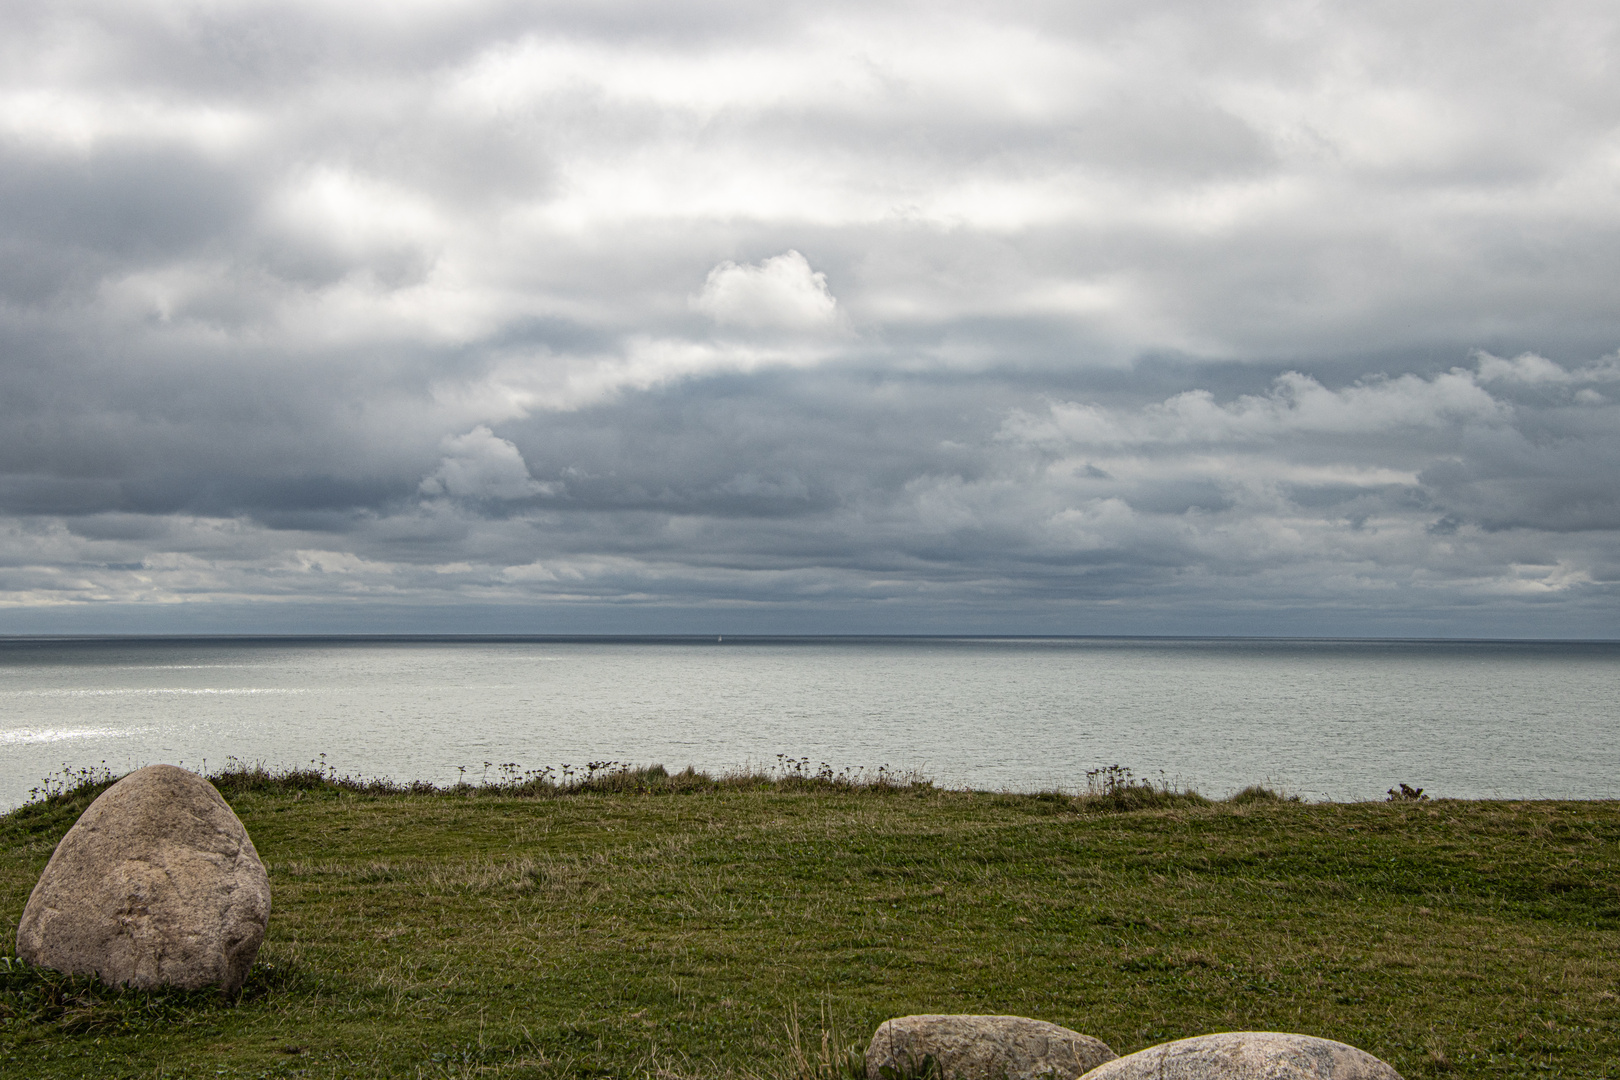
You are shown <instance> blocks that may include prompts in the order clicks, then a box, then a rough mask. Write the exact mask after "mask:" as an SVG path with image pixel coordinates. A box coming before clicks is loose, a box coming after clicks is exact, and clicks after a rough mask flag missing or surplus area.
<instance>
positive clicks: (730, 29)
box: [0, 0, 1620, 636]
mask: <svg viewBox="0 0 1620 1080" xmlns="http://www.w3.org/2000/svg"><path fill="white" fill-rule="evenodd" d="M1617 31H1620V17H1617V16H1616V15H1615V13H1614V12H1613V11H1612V8H1611V6H1609V5H1602V4H1597V3H1580V2H1569V0H1565V2H1554V3H1546V4H1538V5H1530V4H1517V3H1513V4H1487V5H1485V6H1484V7H1483V8H1482V7H1481V6H1480V5H1478V4H1471V5H1466V6H1464V5H1447V4H1441V5H1429V6H1426V7H1424V8H1422V9H1421V10H1412V9H1409V8H1401V7H1390V6H1377V5H1374V6H1370V7H1360V8H1356V9H1353V10H1351V9H1345V10H1339V9H1328V8H1322V7H1320V6H1316V5H1302V4H1293V3H1284V2H1275V0H1274V2H1267V3H1249V4H1235V5H1224V6H1222V7H1221V8H1219V9H1218V10H1216V9H1210V8H1209V7H1208V5H1178V4H1171V3H1166V4H1156V5H1148V6H1145V7H1144V6H1141V5H1135V6H1121V5H1118V4H1113V3H1083V4H1078V5H1065V6H1061V7H1056V8H1055V7H1052V6H1050V5H1045V4H1022V5H1019V4H1015V5H1011V6H1008V5H994V6H991V5H984V4H945V5H937V4H936V5H929V6H928V7H927V8H922V7H918V6H916V5H911V4H904V3H897V4H883V5H871V4H863V5H843V4H837V3H834V4H818V5H779V6H776V7H773V8H772V9H770V10H769V11H766V10H763V9H760V10H755V9H752V8H747V7H746V6H745V7H738V6H736V5H733V4H728V3H715V4H695V5H683V6H682V8H681V10H680V12H678V13H677V12H674V11H672V10H670V9H668V8H667V6H660V5H648V4H638V3H635V2H633V0H632V2H628V3H623V4H609V5H573V4H542V5H532V4H524V5H517V4H504V3H499V2H488V3H479V4H435V3H424V4H416V5H411V6H409V7H407V8H404V9H400V8H398V7H397V6H396V7H392V8H383V7H379V6H368V5H363V4H362V5H344V6H342V7H341V8H338V9H332V8H329V7H326V6H319V5H307V4H285V3H283V4H268V3H265V4H260V3H251V2H250V3H242V4H236V5H228V6H209V5H195V4H189V3H170V2H150V3H139V2H137V3H133V4H129V3H126V4H118V5H114V4H110V3H109V4H98V3H71V2H70V3H66V4H50V5H46V4H31V3H24V4H16V5H11V6H9V7H8V8H7V9H6V11H5V12H4V13H3V14H0V54H3V55H4V58H5V63H4V65H3V66H0V72H3V74H0V159H3V160H0V631H5V632H32V631H35V630H40V629H47V630H72V631H83V632H94V631H98V630H102V629H116V630H132V629H133V630H138V629H158V630H165V631H176V630H182V631H183V630H186V629H189V628H197V629H233V630H255V629H276V630H290V629H310V630H321V629H365V630H398V631H409V630H437V629H445V630H469V629H490V630H502V631H522V630H535V631H550V632H570V631H576V630H578V631H602V632H639V631H643V630H647V631H652V630H656V631H660V632H668V631H682V630H691V631H693V632H705V631H708V630H709V629H711V628H718V629H722V630H724V629H733V628H735V629H736V630H737V631H738V632H741V631H745V630H758V631H776V632H796V631H807V632H808V631H816V632H860V631H866V630H881V631H905V630H921V631H930V632H955V631H960V632H981V631H983V632H990V631H994V632H1025V631H1027V632H1069V633H1112V632H1155V633H1176V632H1191V633H1202V632H1222V633H1271V632H1278V633H1413V634H1487V635H1493V634H1531V635H1550V636H1587V635H1598V636H1620V618H1617V616H1616V615H1615V612H1616V611H1620V606H1617V604H1616V602H1615V601H1616V591H1615V583H1616V581H1617V567H1616V556H1615V552H1616V551H1617V550H1620V547H1617V545H1616V540H1617V538H1620V533H1617V530H1620V484H1617V482H1616V481H1617V479H1620V435H1617V434H1616V433H1617V432H1620V415H1617V413H1616V400H1617V395H1620V360H1617V359H1616V353H1615V350H1616V348H1617V347H1620V307H1617V305H1616V304H1615V302H1614V297H1613V291H1614V287H1613V282H1614V281H1616V280H1620V274H1617V270H1620V267H1617V265H1616V261H1617V258H1620V256H1617V254H1616V253H1617V252H1620V245H1617V244H1616V243H1615V240H1616V234H1617V232H1620V204H1616V202H1615V200H1614V198H1613V191H1614V185H1615V183H1616V180H1617V179H1620V99H1617V98H1616V96H1615V94H1614V92H1613V85H1612V77H1611V75H1610V72H1611V57H1612V55H1613V50H1614V48H1615V45H1616V38H1617Z"/></svg>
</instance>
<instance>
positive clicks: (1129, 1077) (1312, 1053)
mask: <svg viewBox="0 0 1620 1080" xmlns="http://www.w3.org/2000/svg"><path fill="white" fill-rule="evenodd" d="M1085 1080H1401V1076H1400V1074H1399V1073H1397V1072H1396V1071H1395V1070H1394V1069H1392V1068H1391V1067H1390V1066H1389V1065H1387V1064H1385V1063H1384V1062H1382V1061H1379V1060H1378V1059H1377V1058H1375V1057H1373V1056H1372V1055H1371V1054H1369V1053H1367V1052H1366V1051H1364V1050H1357V1049H1356V1048H1355V1047H1353V1046H1346V1045H1345V1044H1344V1043H1342V1042H1334V1041H1333V1040H1332V1039H1318V1038H1315V1037H1313V1036H1310V1035H1291V1034H1287V1033H1285V1032H1280V1031H1229V1032H1226V1033H1224V1034H1221V1035H1200V1036H1198V1037H1197V1038H1195V1039H1181V1040H1178V1041H1176V1042H1167V1043H1160V1044H1159V1045H1158V1046H1150V1047H1148V1048H1147V1049H1146V1050H1139V1051H1137V1052H1136V1053H1134V1054H1128V1055H1126V1056H1125V1057H1122V1058H1116V1059H1115V1060H1113V1061H1110V1062H1108V1063H1107V1064H1106V1065H1101V1066H1099V1067H1097V1068H1095V1069H1092V1070H1091V1071H1090V1072H1088V1073H1086V1075H1085Z"/></svg>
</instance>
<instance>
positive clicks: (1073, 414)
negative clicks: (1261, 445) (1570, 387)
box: [1002, 369, 1508, 446]
mask: <svg viewBox="0 0 1620 1080" xmlns="http://www.w3.org/2000/svg"><path fill="white" fill-rule="evenodd" d="M1507 412H1508V406H1506V405H1504V404H1503V403H1501V402H1499V401H1497V400H1496V399H1495V398H1493V397H1492V396H1491V395H1490V393H1489V392H1487V391H1486V390H1484V389H1483V388H1482V387H1480V386H1479V385H1478V383H1477V382H1476V381H1475V379H1474V376H1473V374H1472V373H1471V372H1468V371H1464V370H1462V369H1453V370H1452V371H1450V372H1447V373H1445V374H1443V375H1437V376H1434V377H1433V378H1427V379H1425V378H1422V377H1420V376H1417V375H1402V376H1400V377H1399V378H1395V379H1386V378H1376V379H1370V380H1367V381H1365V382H1361V383H1358V384H1356V385H1353V386H1347V387H1342V388H1340V389H1337V390H1330V389H1328V388H1327V387H1325V386H1323V385H1322V384H1321V383H1320V382H1318V381H1317V380H1316V379H1314V378H1312V377H1310V376H1309V375H1302V374H1300V373H1299V372H1296V371H1290V372H1287V373H1286V374H1283V375H1281V376H1278V378H1277V379H1276V380H1275V382H1273V384H1272V387H1271V390H1270V391H1269V392H1268V393H1265V394H1244V395H1241V396H1239V397H1238V398H1236V399H1234V400H1232V401H1230V402H1225V403H1222V402H1218V401H1217V400H1216V399H1215V395H1214V394H1213V393H1211V392H1210V391H1208V390H1189V391H1186V392H1185V393H1181V394H1177V395H1176V396H1174V397H1172V398H1168V399H1166V400H1165V401H1163V402H1161V403H1159V404H1156V405H1150V406H1148V407H1146V408H1143V409H1140V410H1134V411H1124V410H1117V409H1115V410H1110V409H1104V408H1100V407H1098V406H1096V405H1092V404H1088V403H1085V402H1072V401H1068V402H1054V403H1052V404H1051V405H1050V407H1049V409H1048V413H1047V415H1046V416H1044V417H1043V416H1039V415H1036V414H1031V413H1028V412H1026V411H1023V410H1015V411H1014V412H1013V413H1011V414H1010V415H1009V416H1008V418H1007V421H1006V423H1005V425H1004V426H1003V429H1002V434H1003V437H1004V438H1008V439H1012V440H1015V441H1024V442H1030V443H1037V444H1040V443H1051V442H1053V441H1054V440H1055V441H1057V442H1060V443H1061V442H1072V443H1078V444H1083V445H1093V446H1153V445H1186V444H1211V443H1213V444H1219V443H1244V442H1254V441H1260V440H1272V439H1277V438H1281V437H1286V436H1300V435H1310V434H1323V435H1354V434H1368V435H1371V434H1375V433H1377V432H1383V431H1389V430H1392V429H1395V428H1402V427H1416V428H1423V427H1439V426H1444V425H1448V424H1455V423H1459V422H1464V421H1467V422H1472V423H1481V422H1483V423H1490V422H1493V421H1496V420H1500V419H1503V418H1504V417H1505V416H1506V415H1507Z"/></svg>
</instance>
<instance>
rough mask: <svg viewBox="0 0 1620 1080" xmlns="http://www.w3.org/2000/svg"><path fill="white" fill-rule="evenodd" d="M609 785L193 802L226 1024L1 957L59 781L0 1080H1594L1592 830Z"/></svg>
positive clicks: (1562, 821)
mask: <svg viewBox="0 0 1620 1080" xmlns="http://www.w3.org/2000/svg"><path fill="white" fill-rule="evenodd" d="M614 775H615V777H616V778H615V779H613V781H612V782H611V783H603V782H593V783H592V784H589V785H584V786H581V785H579V784H578V783H577V782H576V783H575V784H574V785H573V789H572V790H571V791H567V792H559V791H558V789H556V788H555V787H554V786H552V785H550V784H549V783H546V782H536V783H532V784H530V785H528V786H527V787H519V786H517V785H516V784H509V785H508V786H507V787H506V789H505V790H504V791H500V792H491V791H487V790H486V791H476V790H461V791H456V792H414V793H412V792H390V791H385V790H377V789H373V790H366V789H365V788H364V787H363V786H361V785H354V784H348V785H344V784H338V783H334V782H332V780H331V779H330V778H322V777H320V776H319V775H317V774H314V773H305V774H300V775H297V776H291V777H283V778H281V779H280V780H271V779H269V778H265V777H263V776H262V775H259V774H253V773H238V774H234V776H227V777H224V778H221V779H220V780H219V781H217V782H218V783H219V784H220V786H221V787H222V789H223V790H224V791H225V793H226V796H227V798H228V799H229V800H230V802H231V804H232V805H233V806H234V807H235V809H236V812H237V813H238V814H239V815H240V816H241V818H242V820H243V822H244V823H245V824H246V825H247V828H248V830H249V832H250V833H251V834H252V836H253V838H254V842H255V844H256V845H257V847H258V849H259V852H260V854H261V855H262V856H263V858H264V860H265V863H266V865H267V866H268V867H269V871H270V881H271V886H272V889H273V890H274V901H273V903H274V912H273V914H272V916H271V921H270V931H269V935H268V937H267V939H266V941H265V945H264V948H263V950H262V951H261V952H260V954H259V963H258V966H257V967H256V969H255V972H254V975H253V976H252V978H251V980H250V982H249V984H248V987H247V989H246V990H245V992H244V993H243V995H242V998H241V1000H240V1001H238V1002H235V1003H230V1002H225V1001H222V1000H220V999H219V998H218V996H217V995H215V994H213V993H209V992H202V993H195V994H182V993H169V994H147V993H141V992H116V991H112V990H109V989H106V988H104V987H100V986H99V985H97V984H95V983H94V982H93V981H91V980H86V979H82V978H80V979H66V978H63V977H61V976H57V975H54V974H52V973H48V972H42V971H38V970H34V969H29V968H26V967H24V966H23V965H21V964H20V963H19V962H18V961H17V960H16V959H15V957H14V954H13V952H12V950H13V948H14V941H15V934H16V925H17V920H18V918H19V917H20V915H21V913H22V909H23V905H24V903H25V901H26V900H27V896H28V891H29V889H30V888H32V886H33V882H34V880H35V879H36V877H37V876H38V874H39V872H40V870H41V869H42V868H43V867H44V865H45V861H46V859H47V858H48V857H49V855H50V852H51V850H52V847H53V845H54V844H55V843H56V841H57V840H58V839H59V838H60V837H61V835H62V834H63V832H65V831H66V830H67V828H68V826H69V825H71V824H72V822H73V821H74V819H75V818H76V817H77V816H78V814H79V813H80V812H81V811H82V810H83V808H84V806H86V805H87V804H88V801H89V798H90V797H91V795H92V794H93V793H94V790H95V789H88V790H80V791H78V792H70V793H67V794H61V793H59V794H57V795H55V796H54V797H53V798H51V799H50V800H48V801H45V802H36V803H34V804H31V805H29V806H26V807H23V808H22V809H20V810H17V811H14V812H12V813H11V814H9V815H6V816H4V817H0V1074H4V1075H7V1076H18V1077H22V1076H28V1077H55V1076H64V1077H65V1076H98V1077H100V1076H123V1075H129V1076H135V1075H140V1076H208V1077H215V1076H344V1077H366V1076H463V1075H487V1076H502V1077H506V1076H531V1075H532V1076H546V1077H609V1076H645V1077H649V1078H653V1080H675V1078H684V1077H692V1078H697V1077H721V1076H732V1077H767V1078H769V1077H782V1078H792V1077H799V1078H801V1080H811V1078H812V1077H814V1076H820V1077H821V1078H822V1080H831V1078H832V1077H835V1076H839V1075H847V1074H846V1073H845V1069H846V1066H847V1060H848V1056H847V1055H848V1051H849V1050H850V1049H851V1048H855V1049H858V1048H860V1047H862V1046H864V1043H865V1040H866V1038H867V1037H868V1036H869V1035H870V1033H871V1031H872V1029H873V1028H874V1027H875V1026H876V1025H877V1024H878V1023H879V1022H880V1021H882V1020H883V1019H884V1018H886V1017H889V1016H897V1015H902V1014H906V1013H916V1012H1006V1013H1016V1014H1020V1015H1025V1016H1033V1017H1039V1018H1042V1019H1046V1020H1052V1021H1055V1022H1057V1023H1060V1024H1064V1025H1067V1026H1069V1027H1073V1028H1076V1029H1078V1030H1080V1031H1083V1032H1086V1033H1088V1034H1092V1035H1095V1036H1097V1037H1099V1038H1101V1039H1103V1040H1104V1041H1106V1042H1107V1043H1108V1044H1109V1045H1110V1046H1112V1047H1113V1048H1114V1049H1115V1050H1116V1051H1118V1052H1120V1053H1129V1052H1131V1051H1134V1050H1138V1049H1141V1048H1142V1047H1144V1046H1148V1045H1151V1044H1153V1043H1157V1042H1161V1041H1164V1040H1167V1039H1173V1038H1180V1037H1184V1036H1189V1035H1195V1034H1201V1033H1204V1032H1209V1031H1219V1030H1236V1029H1272V1030H1284V1031H1298V1032H1305V1033H1309V1034H1315V1035H1322V1036H1327V1037H1330V1038H1334V1039H1339V1040H1342V1041H1345V1042H1349V1043H1353V1044H1355V1045H1357V1046H1360V1047H1362V1048H1363V1049H1365V1050H1367V1051H1369V1052H1371V1053H1373V1054H1376V1055H1378V1056H1379V1057H1382V1058H1384V1059H1386V1060H1388V1061H1390V1062H1391V1063H1392V1064H1394V1065H1395V1066H1396V1068H1398V1069H1399V1070H1400V1071H1401V1072H1402V1073H1403V1074H1404V1075H1405V1076H1407V1077H1409V1078H1414V1077H1426V1076H1438V1075H1447V1076H1456V1077H1471V1076H1481V1077H1483V1076H1491V1077H1515V1076H1525V1077H1530V1076H1535V1077H1548V1076H1553V1077H1558V1076H1568V1077H1620V999H1617V995H1620V804H1616V803H1609V802H1522V803H1512V802H1449V801H1435V802H1397V803H1360V804H1301V803H1288V802H1279V801H1275V800H1268V799H1265V798H1260V797H1255V796H1253V795H1250V796H1249V797H1247V798H1246V799H1245V800H1242V801H1236V802H1229V803H1217V804H1202V803H1201V801H1196V800H1191V799H1185V798H1182V799H1176V798H1169V797H1146V796H1142V797H1137V795H1132V794H1131V793H1132V792H1137V793H1138V795H1140V789H1136V788H1131V789H1127V790H1126V791H1125V793H1124V796H1123V797H1121V795H1120V792H1118V791H1116V792H1115V793H1114V794H1115V797H1112V798H1110V797H1107V796H1103V797H1093V798H1085V797H1082V798H1069V797H1065V796H1061V795H1055V794H1048V795H1005V794H990V793H970V792H952V791H941V790H936V789H934V788H932V787H929V786H927V785H921V784H918V785H911V784H906V783H886V784H881V785H877V786H870V785H868V786H865V787H860V788H852V787H850V786H849V785H843V784H838V783H830V782H827V781H825V780H823V781H815V780H804V779H789V780H785V781H777V782H774V783H767V782H763V781H759V780H755V781H747V782H744V781H737V782H734V783H729V784H726V783H714V782H708V781H706V780H703V779H702V778H695V777H675V778H670V777H664V776H662V775H661V773H657V772H655V773H652V774H645V773H623V772H620V773H616V774H614ZM1149 794H1150V795H1151V793H1149ZM1160 795H1161V796H1162V793H1160Z"/></svg>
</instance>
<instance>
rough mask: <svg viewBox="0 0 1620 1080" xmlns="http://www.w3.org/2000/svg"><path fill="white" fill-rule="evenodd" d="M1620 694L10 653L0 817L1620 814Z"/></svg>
mask: <svg viewBox="0 0 1620 1080" xmlns="http://www.w3.org/2000/svg"><path fill="white" fill-rule="evenodd" d="M1617 690H1620V644H1617V643H1555V642H1403V641H1294V640H1279V641H1255V640H1232V639H1214V640H1191V639H1187V640H1182V639H1176V640H1165V639H1101V638H1081V639H1074V638H1057V639H1051V638H1043V639H1000V638H953V639H937V638H871V639H852V638H831V639H829V638H812V639H779V638H776V639H767V638H737V639H733V638H727V639H725V640H723V641H717V640H715V639H713V638H705V639H646V640H589V639H527V640H481V639H448V640H443V639H440V640H427V639H338V640H331V639H196V640H175V639H105V640H53V639H0V761H3V762H4V764H3V767H0V807H9V806H14V805H17V804H18V803H20V802H21V801H23V800H24V799H25V798H27V796H28V792H29V789H30V788H32V787H34V786H35V785H36V784H38V783H39V781H40V779H41V778H42V777H43V776H45V775H47V774H49V773H52V772H56V771H59V770H60V769H61V768H62V767H63V766H64V764H66V765H72V766H82V765H96V764H99V763H102V762H105V763H106V764H107V765H108V766H109V767H111V768H113V769H114V770H115V771H120V772H121V771H125V770H127V769H130V768H134V767H137V766H140V765H145V764H152V763H155V762H174V763H178V764H183V765H186V766H188V767H192V768H203V767H204V766H205V765H206V767H207V768H210V769H212V768H217V767H219V766H221V765H223V764H225V762H226V759H227V758H230V757H235V758H239V759H242V760H245V761H250V762H262V763H265V764H267V765H272V766H275V765H299V764H305V763H308V762H310V761H311V760H314V759H317V758H318V755H321V754H324V755H325V761H326V762H327V763H328V764H330V765H332V766H333V767H335V768H336V769H338V770H339V771H340V772H349V773H357V774H362V775H366V776H388V777H392V778H396V779H426V780H432V781H436V782H447V781H453V780H455V779H456V778H457V777H459V776H462V775H466V776H467V777H469V778H472V779H476V778H478V777H480V776H483V775H486V773H487V775H490V776H493V775H495V774H496V773H497V772H498V766H499V765H500V764H503V763H507V762H515V763H517V764H519V765H520V766H521V767H523V768H539V767H541V766H547V765H550V766H553V767H559V766H561V765H564V764H568V765H570V766H574V767H578V766H580V765H583V764H584V763H586V762H589V761H609V760H611V761H625V762H635V763H639V764H646V763H652V762H661V763H663V764H665V765H667V766H669V767H671V768H680V767H683V766H685V765H688V764H690V765H695V766H697V767H698V768H701V769H710V770H726V769H733V768H741V767H747V766H767V767H769V766H775V765H777V763H778V755H789V756H791V757H793V758H796V759H802V758H809V759H810V767H811V768H812V769H814V768H817V767H819V766H820V764H821V763H822V762H826V763H828V764H829V765H831V766H832V767H833V768H835V769H842V768H845V767H867V768H876V767H878V766H887V767H889V768H890V769H895V770H920V771H922V772H924V773H926V774H927V775H928V776H930V777H932V778H934V779H935V780H937V781H939V782H941V783H946V784H952V785H964V786H972V787H978V788H991V789H998V788H1009V789H1034V788H1045V787H1059V788H1066V789H1071V790H1073V789H1083V788H1084V786H1085V783H1086V772H1087V771H1088V770H1091V769H1096V768H1099V767H1102V766H1106V765H1110V764H1115V763H1118V764H1120V765H1123V766H1126V767H1128V768H1131V769H1133V770H1135V771H1136V773H1137V774H1138V775H1143V776H1149V777H1152V778H1154V779H1159V778H1163V779H1166V780H1169V781H1172V782H1175V783H1178V784H1182V785H1188V786H1191V787H1194V788H1196V789H1197V790H1199V791H1202V792H1204V793H1206V794H1210V795H1216V796H1219V795H1223V794H1227V793H1230V792H1231V791H1234V790H1236V789H1238V788H1240V787H1243V786H1245V785H1247V784H1251V783H1266V784H1269V785H1272V786H1274V787H1278V788H1281V789H1285V790H1287V791H1290V792H1293V793H1297V794H1300V795H1303V796H1305V797H1307V798H1334V799H1359V798H1373V797H1378V796H1381V795H1382V793H1383V792H1384V791H1385V789H1387V788H1389V787H1390V786H1391V785H1393V784H1395V783H1397V782H1403V781H1404V782H1406V783H1410V784H1413V785H1415V786H1422V787H1425V788H1427V789H1429V791H1430V792H1432V793H1434V794H1437V795H1450V796H1466V797H1481V796H1504V797H1518V796H1531V797H1571V798H1612V797H1616V796H1620V783H1617V781H1616V775H1617V772H1616V766H1617V765H1620V725H1617V724H1616V709H1615V700H1616V697H1617ZM486 762H489V763H492V765H493V766H494V767H491V768H488V769H487V770H486V766H485V763H486ZM463 769H465V772H464V773H463V771H462V770H463Z"/></svg>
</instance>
